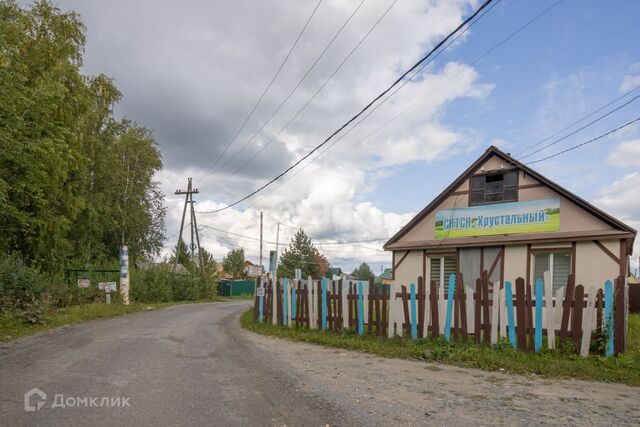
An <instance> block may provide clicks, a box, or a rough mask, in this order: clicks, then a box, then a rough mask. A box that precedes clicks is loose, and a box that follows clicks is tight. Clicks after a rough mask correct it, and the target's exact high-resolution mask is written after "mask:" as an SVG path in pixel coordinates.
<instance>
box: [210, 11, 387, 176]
mask: <svg viewBox="0 0 640 427" xmlns="http://www.w3.org/2000/svg"><path fill="white" fill-rule="evenodd" d="M397 2H398V0H393V1H392V2H391V4H390V5H389V7H387V9H386V10H385V11H384V13H383V14H382V15H381V16H380V17H379V18H378V20H377V21H376V22H375V23H374V24H373V26H372V27H371V28H369V31H367V32H366V33H365V35H364V36H363V37H362V38H361V39H360V41H359V42H358V43H357V44H356V45H355V46H354V47H353V48H352V49H351V51H350V52H349V53H348V54H347V56H346V57H345V58H344V59H343V60H342V62H341V63H340V65H338V67H337V68H336V69H335V70H334V71H333V73H331V75H330V76H329V77H328V78H327V79H326V80H325V81H324V82H323V83H322V84H321V85H320V87H318V89H316V91H315V92H314V93H313V95H311V97H310V98H309V99H308V100H307V101H306V102H305V103H304V105H302V107H301V108H300V109H298V111H297V112H296V113H295V114H294V115H293V117H291V119H289V121H288V122H287V123H286V124H285V125H284V126H283V127H282V128H281V129H280V131H278V133H277V134H275V135H274V136H273V137H272V138H271V139H270V140H269V141H268V142H267V143H266V144H264V145H263V146H262V147H260V148H259V149H258V151H256V152H255V153H254V154H253V156H251V157H250V158H249V159H248V160H247V161H246V162H244V163H243V164H242V165H241V166H240V167H239V168H237V169H235V170H234V171H233V172H232V173H231V174H230V175H229V176H227V177H226V178H225V179H223V180H222V181H221V182H220V183H223V182H226V181H228V180H229V179H230V178H232V177H233V176H235V175H236V174H237V173H238V172H240V171H241V170H242V169H244V168H245V167H247V166H248V165H249V163H251V162H252V161H253V160H254V159H255V158H256V157H258V156H259V155H260V153H262V152H263V151H264V150H265V149H266V148H267V147H269V146H270V145H271V144H272V143H273V142H274V141H275V140H276V139H277V138H278V137H279V136H280V135H281V134H282V133H283V132H284V131H285V130H286V129H287V128H288V127H289V126H290V125H291V123H293V122H294V121H295V120H296V119H297V118H298V116H300V114H301V113H302V112H303V111H304V110H305V109H306V108H307V107H308V106H309V104H311V102H312V101H313V100H314V99H315V97H316V96H318V94H319V93H320V92H321V91H322V89H324V88H325V86H326V85H327V84H328V83H329V82H330V81H331V79H333V77H334V76H335V75H336V74H337V73H338V72H339V71H340V70H341V69H342V67H343V66H344V64H346V62H347V61H348V60H349V58H351V56H352V55H353V54H354V53H355V51H356V50H357V49H358V48H359V47H360V45H362V43H363V42H364V41H365V40H366V39H367V38H368V37H369V34H371V32H372V31H373V30H374V29H375V28H376V27H377V26H378V24H379V23H380V22H381V21H382V19H383V18H384V17H385V16H387V14H388V13H389V11H390V10H391V8H392V7H393V6H394V5H395V4H396V3H397Z"/></svg>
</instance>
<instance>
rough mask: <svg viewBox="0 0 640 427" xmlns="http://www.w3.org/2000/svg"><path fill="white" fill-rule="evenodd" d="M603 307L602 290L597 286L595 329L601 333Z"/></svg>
mask: <svg viewBox="0 0 640 427" xmlns="http://www.w3.org/2000/svg"><path fill="white" fill-rule="evenodd" d="M603 309H604V292H603V291H602V288H598V294H597V295H596V329H597V330H598V333H599V334H601V333H602V331H603V330H604V329H603V325H602V318H603Z"/></svg>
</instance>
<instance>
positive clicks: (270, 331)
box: [240, 309, 640, 386]
mask: <svg viewBox="0 0 640 427" xmlns="http://www.w3.org/2000/svg"><path fill="white" fill-rule="evenodd" d="M240 323H241V325H242V327H243V328H245V329H248V330H250V331H253V332H257V333H259V334H263V335H269V336H274V337H278V338H285V339H289V340H294V341H302V342H307V343H312V344H320V345H324V346H327V347H336V348H344V349H347V350H353V351H360V352H365V353H371V354H376V355H378V356H382V357H394V358H400V359H416V360H423V361H425V362H438V363H445V364H448V365H454V366H460V367H465V368H478V369H484V370H488V371H497V370H504V372H507V373H512V374H519V375H532V374H535V375H538V376H541V377H546V378H576V379H581V380H590V381H605V382H620V383H626V384H630V385H634V386H640V348H639V345H640V315H630V316H629V326H630V330H629V351H628V352H627V353H626V354H624V355H621V356H618V357H610V358H605V357H600V356H589V357H586V358H583V357H579V356H577V355H574V354H563V353H561V352H560V351H558V350H553V351H550V350H544V351H542V352H540V353H535V354H533V353H523V352H519V351H516V350H514V349H513V348H511V347H510V346H509V345H508V344H506V343H504V342H503V343H500V344H498V345H496V346H493V347H487V346H476V345H474V344H449V343H447V342H445V341H444V339H442V338H440V339H419V340H416V341H411V340H410V339H407V338H399V337H396V338H393V339H385V338H378V337H375V336H367V335H365V336H362V337H360V336H357V335H356V334H355V332H354V331H353V330H345V331H343V332H341V333H327V332H321V331H318V330H316V329H306V328H295V327H294V328H287V327H282V326H274V325H271V324H263V323H255V322H254V321H253V310H252V309H250V310H248V311H247V312H245V313H244V314H243V315H242V317H241V319H240Z"/></svg>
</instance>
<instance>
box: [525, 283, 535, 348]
mask: <svg viewBox="0 0 640 427" xmlns="http://www.w3.org/2000/svg"><path fill="white" fill-rule="evenodd" d="M526 289H527V293H526V300H525V303H526V305H525V307H526V312H527V317H526V319H527V320H526V321H527V335H528V337H529V342H528V349H529V351H531V352H533V351H535V337H534V325H533V295H532V290H531V283H528V284H527V285H526Z"/></svg>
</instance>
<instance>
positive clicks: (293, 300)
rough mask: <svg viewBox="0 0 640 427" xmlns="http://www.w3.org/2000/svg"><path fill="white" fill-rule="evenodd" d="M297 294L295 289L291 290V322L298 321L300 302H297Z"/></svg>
mask: <svg viewBox="0 0 640 427" xmlns="http://www.w3.org/2000/svg"><path fill="white" fill-rule="evenodd" d="M297 292H298V290H297V289H296V288H295V287H293V288H291V320H296V304H298V301H296V295H297Z"/></svg>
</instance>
